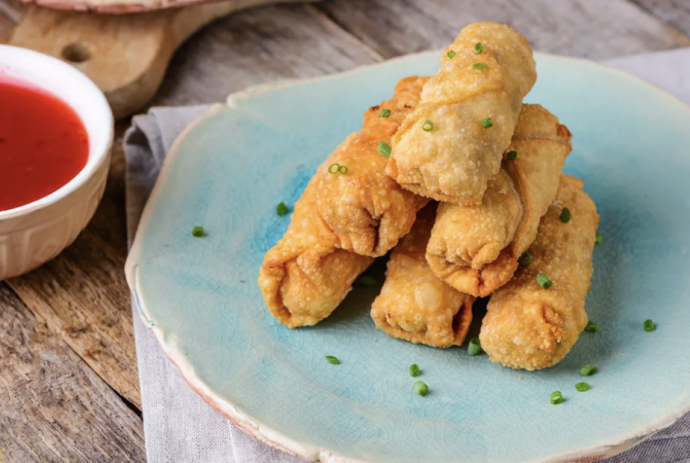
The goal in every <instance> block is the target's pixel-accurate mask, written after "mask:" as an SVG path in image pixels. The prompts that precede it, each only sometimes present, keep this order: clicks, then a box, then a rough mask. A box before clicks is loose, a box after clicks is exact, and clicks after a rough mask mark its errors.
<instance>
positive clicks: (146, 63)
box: [9, 0, 290, 118]
mask: <svg viewBox="0 0 690 463" xmlns="http://www.w3.org/2000/svg"><path fill="white" fill-rule="evenodd" d="M287 1H290V0H228V1H225V2H218V3H202V4H197V5H193V6H188V7H182V8H168V9H162V10H158V11H148V12H142V13H130V14H121V15H104V14H97V13H91V12H75V11H67V10H56V9H48V8H41V7H37V6H29V7H27V8H25V9H24V11H23V14H22V15H21V19H20V20H19V22H18V23H17V25H16V27H15V29H14V31H13V34H12V37H11V38H10V41H9V44H10V45H16V46H20V47H24V48H30V49H32V50H36V51H40V52H42V53H46V54H48V55H52V56H55V57H57V58H60V59H62V60H65V61H67V62H69V63H71V64H72V65H74V66H75V67H76V68H77V69H79V70H81V71H82V72H84V73H85V74H86V75H87V76H89V77H90V78H91V79H92V80H93V81H94V82H95V83H96V84H97V85H98V87H99V88H100V89H101V90H103V92H104V93H105V95H106V97H107V98H108V102H109V103H110V106H111V107H112V109H113V113H114V114H115V118H121V117H125V116H128V115H131V114H133V113H135V112H136V111H137V110H138V109H139V108H141V107H142V106H143V105H144V104H146V102H147V101H149V100H150V99H151V97H152V96H153V95H154V94H155V93H156V90H157V89H158V87H159V86H160V84H161V82H162V80H163V76H164V74H165V70H166V68H167V66H168V63H169V61H170V58H171V57H172V55H173V53H174V52H175V50H176V49H177V48H178V47H179V46H180V45H181V44H182V42H184V41H185V39H187V38H188V37H189V36H190V35H192V34H193V33H194V32H195V31H197V30H198V29H199V28H201V27H202V26H204V25H205V24H207V23H209V22H211V21H213V20H214V19H216V18H219V17H221V16H224V15H226V14H229V13H231V12H233V11H237V10H241V9H244V8H248V7H252V6H257V5H263V4H268V3H284V2H287Z"/></svg>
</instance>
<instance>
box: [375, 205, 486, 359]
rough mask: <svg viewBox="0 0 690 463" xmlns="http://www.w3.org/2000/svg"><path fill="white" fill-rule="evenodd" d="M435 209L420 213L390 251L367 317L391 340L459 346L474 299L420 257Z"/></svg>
mask: <svg viewBox="0 0 690 463" xmlns="http://www.w3.org/2000/svg"><path fill="white" fill-rule="evenodd" d="M435 209H436V203H434V204H429V205H428V206H427V207H426V208H425V209H423V210H422V211H420V212H419V214H418V217H417V221H416V222H415V224H414V226H413V227H412V230H411V231H410V233H409V234H408V235H406V236H405V237H404V238H403V239H402V240H400V243H399V244H398V245H397V246H396V247H395V248H394V249H393V252H391V256H390V260H389V261H388V267H387V270H386V281H385V283H384V284H383V288H382V289H381V294H380V295H379V296H378V297H377V298H376V300H375V301H374V304H373V305H372V308H371V316H372V318H373V319H374V321H375V322H376V326H377V327H378V328H381V329H382V330H383V331H385V332H386V333H388V334H389V335H390V336H393V337H394V338H399V339H405V340H407V341H411V342H413V343H415V344H426V345H428V346H434V347H450V346H453V345H457V346H459V345H461V344H462V342H463V341H464V339H465V336H466V335H467V330H468V329H469V326H470V323H471V322H472V302H474V298H473V297H471V296H469V295H467V294H463V293H461V292H459V291H457V290H455V289H453V288H451V287H450V286H448V285H447V284H445V283H444V282H442V281H441V280H439V279H438V278H437V277H436V275H434V273H433V272H432V271H431V269H430V268H429V265H428V264H427V262H426V260H425V258H424V250H425V249H426V245H427V241H429V234H430V232H431V227H432V225H433V223H434V216H435Z"/></svg>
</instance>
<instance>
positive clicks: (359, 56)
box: [154, 5, 381, 105]
mask: <svg viewBox="0 0 690 463" xmlns="http://www.w3.org/2000/svg"><path fill="white" fill-rule="evenodd" d="M380 59H381V57H380V56H379V55H378V54H377V53H376V52H374V51H373V50H371V49H370V48H369V47H367V46H365V45H364V44H362V43H361V42H360V41H359V40H357V39H355V38H354V37H353V36H352V35H350V34H348V33H346V32H345V31H343V30H342V29H341V28H340V27H338V26H336V25H335V24H334V23H333V22H332V21H330V20H329V19H328V18H326V17H325V16H324V15H323V14H321V13H319V12H318V11H317V10H315V9H314V7H313V6H310V5H281V6H271V7H260V8H255V9H252V10H250V11H244V12H240V13H237V14H233V15H230V16H227V17H225V18H223V19H220V20H218V21H216V22H214V23H212V24H211V25H209V26H207V27H206V28H204V30H202V31H201V32H200V33H198V34H197V35H196V36H195V37H194V38H193V39H192V40H189V41H188V43H187V44H185V45H184V46H183V47H182V48H181V49H180V50H179V51H178V53H177V55H176V57H175V58H174V59H173V61H172V63H171V66H170V68H169V70H168V74H167V77H166V79H165V81H164V83H163V87H162V89H161V91H159V93H158V95H157V96H156V97H155V99H154V105H163V104H165V105H180V104H195V103H209V102H217V101H223V100H224V99H225V97H226V96H227V95H228V94H229V93H231V92H234V91H237V90H241V89H243V88H245V87H248V86H252V85H258V84H261V83H264V82H270V81H275V80H280V79H289V78H302V77H312V76H319V75H323V74H329V73H333V72H339V71H343V70H347V69H351V68H353V67H356V66H358V65H361V64H368V63H372V62H375V61H378V60H380Z"/></svg>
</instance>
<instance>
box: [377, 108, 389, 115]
mask: <svg viewBox="0 0 690 463" xmlns="http://www.w3.org/2000/svg"><path fill="white" fill-rule="evenodd" d="M390 115H391V110H390V109H382V110H381V112H380V113H379V117H388V116H390Z"/></svg>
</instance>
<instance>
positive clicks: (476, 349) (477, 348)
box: [467, 338, 482, 357]
mask: <svg viewBox="0 0 690 463" xmlns="http://www.w3.org/2000/svg"><path fill="white" fill-rule="evenodd" d="M481 353H482V343H481V342H480V341H479V338H472V339H470V345H469V346H467V355H471V356H472V357H474V356H475V355H479V354H481Z"/></svg>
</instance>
